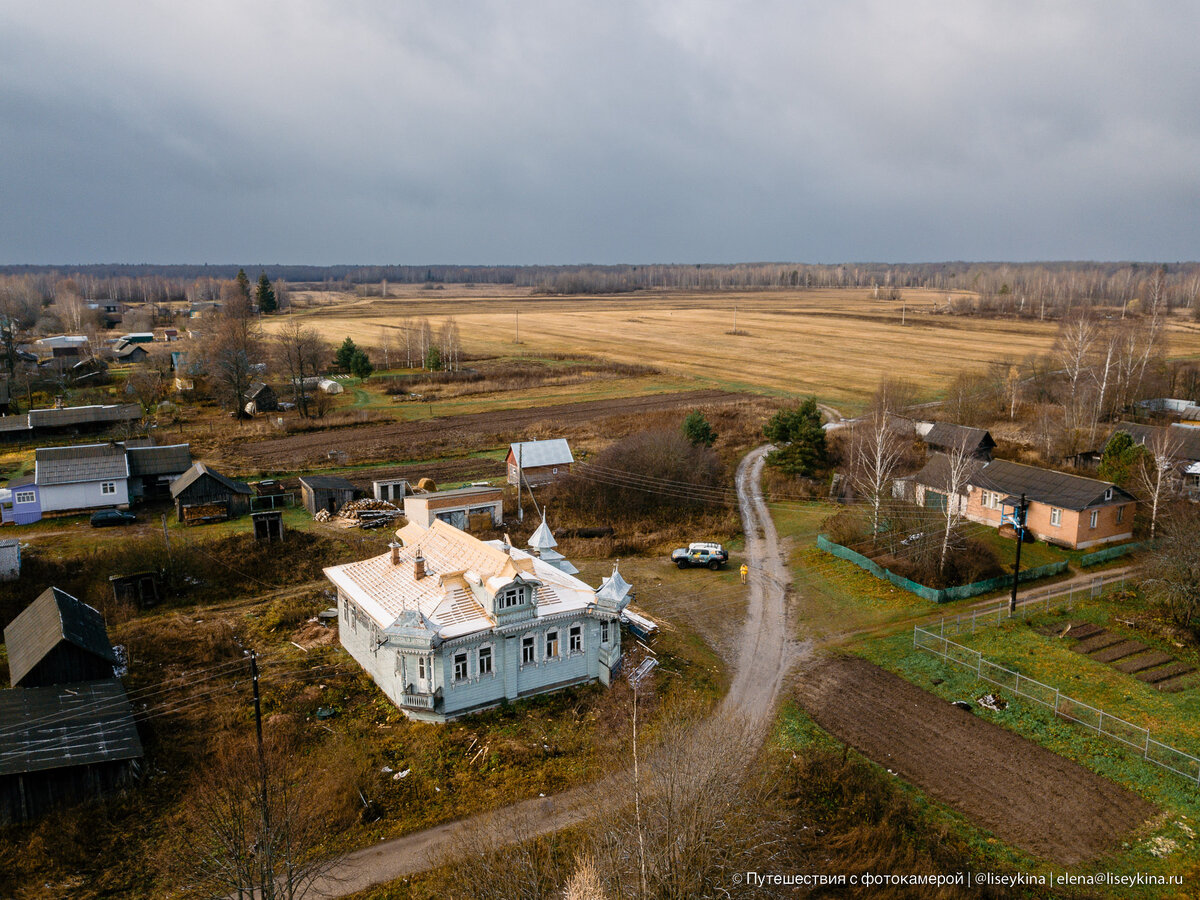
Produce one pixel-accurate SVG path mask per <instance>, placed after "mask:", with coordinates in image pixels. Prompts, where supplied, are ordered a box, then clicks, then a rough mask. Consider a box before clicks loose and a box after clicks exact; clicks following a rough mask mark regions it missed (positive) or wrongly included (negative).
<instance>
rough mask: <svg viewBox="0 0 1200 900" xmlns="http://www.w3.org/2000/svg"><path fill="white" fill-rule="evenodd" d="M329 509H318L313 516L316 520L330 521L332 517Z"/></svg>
mask: <svg viewBox="0 0 1200 900" xmlns="http://www.w3.org/2000/svg"><path fill="white" fill-rule="evenodd" d="M330 518H331V517H330V515H329V510H327V509H318V510H317V512H316V515H314V516H313V521H314V522H328V521H329V519H330Z"/></svg>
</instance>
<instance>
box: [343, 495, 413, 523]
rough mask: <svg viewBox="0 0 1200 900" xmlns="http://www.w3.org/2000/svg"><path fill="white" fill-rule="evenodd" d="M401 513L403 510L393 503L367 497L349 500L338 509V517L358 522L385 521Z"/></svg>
mask: <svg viewBox="0 0 1200 900" xmlns="http://www.w3.org/2000/svg"><path fill="white" fill-rule="evenodd" d="M403 514H404V511H403V510H402V509H400V507H398V506H397V505H396V504H395V503H391V502H389V501H387V500H375V499H372V498H369V497H368V498H364V499H362V500H351V501H350V502H349V503H347V504H346V505H345V506H343V507H342V508H341V509H339V510H338V518H340V519H348V520H350V521H352V522H359V523H360V524H361V523H364V522H370V521H380V520H384V521H386V520H389V519H394V518H396V517H397V516H401V515H403Z"/></svg>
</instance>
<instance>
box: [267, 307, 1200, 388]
mask: <svg viewBox="0 0 1200 900" xmlns="http://www.w3.org/2000/svg"><path fill="white" fill-rule="evenodd" d="M948 299H949V295H948V294H947V293H946V292H943V291H919V290H905V291H904V300H903V302H901V301H883V300H876V299H873V297H872V295H871V291H870V290H860V289H845V290H804V291H777V292H775V291H773V292H747V293H736V292H731V293H719V294H718V293H683V292H671V291H663V292H653V293H651V292H643V293H638V294H634V295H618V296H601V297H545V296H535V295H533V294H532V293H531V291H530V290H529V289H527V288H508V287H498V286H493V285H480V286H469V287H468V286H463V285H446V286H444V289H440V290H436V291H430V290H424V289H421V288H419V287H414V286H407V285H406V286H402V287H400V288H397V287H396V286H391V287H390V288H389V296H388V298H387V299H381V298H379V297H377V296H376V297H367V298H361V297H355V296H354V295H351V294H338V293H329V292H298V293H297V294H296V295H295V301H296V306H297V308H296V309H295V310H294V311H293V312H292V313H291V314H290V315H289V316H288V317H286V318H285V317H279V318H275V319H272V320H270V321H269V322H268V323H267V328H268V329H269V330H273V329H277V328H279V327H280V326H281V325H282V323H283V322H284V321H286V320H287V318H290V317H293V316H296V317H302V318H303V319H305V321H306V322H308V323H310V324H312V325H313V326H315V327H316V328H317V329H318V330H319V331H320V332H321V333H322V334H323V335H324V336H325V337H326V338H327V339H328V340H329V341H331V342H339V343H340V342H341V341H342V339H344V338H345V337H346V336H347V335H348V336H350V337H352V338H353V339H354V340H355V342H356V343H359V344H363V345H366V346H368V347H380V346H382V345H383V343H384V341H385V340H386V339H387V335H389V334H391V335H392V341H393V345H394V344H395V343H399V342H400V337H399V334H400V330H401V323H402V322H403V321H404V320H405V319H412V318H416V317H426V318H428V319H429V321H430V324H431V325H432V327H433V328H434V330H435V331H436V330H437V328H439V327H440V325H441V323H442V321H443V320H444V319H445V318H447V317H448V316H454V317H455V319H456V320H457V322H458V326H459V329H460V332H461V335H462V342H463V347H464V349H465V350H466V351H467V352H469V353H476V354H480V353H482V354H489V355H501V356H512V355H519V354H525V355H529V356H539V355H543V354H549V353H590V354H595V355H597V356H603V357H606V358H609V359H613V360H618V361H621V362H630V363H647V364H652V365H655V366H657V367H659V368H660V369H662V370H663V371H664V372H665V373H667V374H670V375H676V376H682V377H685V378H688V379H694V380H695V382H696V383H697V385H696V386H710V387H720V388H725V389H731V390H752V391H759V392H765V393H773V394H778V393H786V394H816V395H817V396H818V398H820V399H821V400H822V401H824V402H827V403H832V404H837V405H841V406H845V407H846V408H847V409H854V408H856V407H858V406H861V405H862V403H863V402H864V401H865V400H866V398H867V397H868V396H869V395H870V393H871V392H872V391H873V390H874V388H875V386H876V385H877V384H878V383H879V381H880V379H881V378H882V377H884V376H903V377H905V378H908V379H910V380H912V381H913V382H915V383H917V384H918V385H919V386H920V387H921V388H922V389H923V390H924V392H925V393H926V394H927V395H928V397H929V398H932V397H934V396H935V395H936V394H937V392H938V391H940V390H941V389H943V388H944V387H945V385H946V384H947V383H948V381H949V380H950V379H951V378H952V377H953V376H954V375H955V374H956V373H957V372H960V371H963V370H980V369H984V368H986V367H987V365H988V364H989V363H991V362H993V361H997V360H1003V359H1006V358H1008V359H1013V360H1019V359H1022V358H1024V357H1025V356H1027V355H1029V354H1036V353H1044V352H1046V351H1047V350H1049V349H1050V348H1051V346H1052V344H1053V343H1054V336H1055V331H1056V328H1057V326H1056V325H1055V324H1054V323H1052V322H1044V323H1043V322H1036V321H1015V320H1006V319H984V318H968V317H963V316H952V315H949V314H947V313H946V312H945V311H944V310H945V309H946V306H947V302H948ZM735 309H736V316H737V329H738V331H739V332H744V334H739V335H732V334H728V333H727V332H729V331H731V330H732V329H733V327H734V324H733V323H734V315H735ZM902 316H903V319H904V321H903V324H902V322H901V318H902ZM518 327H519V329H520V343H519V344H518V343H516V339H517V329H518ZM1170 340H1171V347H1170V353H1171V355H1172V356H1195V355H1200V330H1198V329H1196V328H1195V326H1194V325H1192V324H1191V323H1190V322H1185V321H1184V320H1183V319H1182V318H1181V319H1179V320H1177V321H1176V322H1173V323H1172V326H1171V335H1170ZM381 362H382V360H379V363H381ZM377 364H378V363H377Z"/></svg>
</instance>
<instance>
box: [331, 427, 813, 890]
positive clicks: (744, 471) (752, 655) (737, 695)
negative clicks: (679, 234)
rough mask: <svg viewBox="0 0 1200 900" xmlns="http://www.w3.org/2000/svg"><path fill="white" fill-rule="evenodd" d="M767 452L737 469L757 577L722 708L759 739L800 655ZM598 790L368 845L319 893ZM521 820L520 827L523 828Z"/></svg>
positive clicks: (568, 822) (359, 885)
mask: <svg viewBox="0 0 1200 900" xmlns="http://www.w3.org/2000/svg"><path fill="white" fill-rule="evenodd" d="M766 452H767V448H765V447H764V448H760V449H758V450H755V451H754V452H753V453H751V454H749V455H748V456H746V457H745V459H743V460H742V462H741V465H739V466H738V471H737V489H738V502H739V504H740V506H741V513H742V522H743V529H744V531H745V534H746V559H747V562H748V565H749V566H750V571H751V577H750V585H749V587H750V589H749V599H748V607H747V614H746V621H745V622H744V623H743V625H742V636H741V639H740V640H739V641H738V647H739V653H738V657H737V659H736V661H735V662H734V664H733V665H734V674H733V680H732V682H731V684H730V688H729V693H728V694H726V695H725V699H724V700H723V701H722V703H721V706H720V713H721V714H722V715H728V716H733V717H738V718H742V719H744V720H746V721H747V722H748V723H749V724H750V725H751V726H752V727H754V728H755V729H757V731H758V733H759V734H760V735H761V734H764V733H765V731H766V729H767V728H768V727H769V726H770V723H771V719H772V715H773V713H774V709H775V702H776V700H777V699H778V698H779V694H780V691H781V690H782V688H783V682H784V679H785V678H786V677H787V673H788V669H789V668H790V661H791V658H792V654H793V650H794V645H793V644H792V642H791V640H790V639H789V637H788V636H789V634H790V633H791V629H790V628H789V626H788V623H787V578H788V576H787V570H786V568H785V567H784V562H783V556H782V554H781V553H780V550H779V540H778V536H777V535H776V533H775V524H774V523H773V522H772V521H771V516H770V514H769V513H768V512H767V506H766V504H765V503H764V502H763V499H762V495H761V492H760V490H759V483H760V480H761V477H762V467H763V460H764V458H765V456H766ZM600 791H601V792H602V791H603V788H600ZM596 792H597V786H596V785H586V786H584V787H580V788H576V789H573V790H569V791H564V792H563V793H561V794H555V795H554V796H552V797H538V798H535V799H532V800H525V801H523V802H521V803H516V804H513V805H512V806H507V807H505V808H504V809H501V810H498V811H496V812H494V813H487V814H483V815H479V816H473V817H471V818H469V819H464V820H462V821H459V822H452V823H449V824H447V825H441V826H438V827H436V828H430V829H427V830H425V831H419V832H415V833H414V834H410V835H406V836H404V837H402V838H396V839H395V840H391V841H385V842H383V843H381V844H379V845H378V846H375V847H367V848H365V849H363V850H359V851H357V852H355V853H352V854H350V856H348V857H347V858H346V859H345V860H344V861H343V862H342V864H341V865H340V866H339V867H338V869H337V870H336V871H334V872H332V873H330V875H329V876H328V877H327V878H325V879H322V880H321V881H320V882H318V883H317V884H315V885H314V892H315V893H316V894H317V895H318V896H326V897H344V896H346V895H347V894H352V893H355V892H356V891H362V890H365V889H367V888H369V887H371V886H372V885H376V884H383V883H385V882H388V881H392V880H394V879H397V878H402V877H403V876H405V875H411V874H412V873H414V872H420V871H423V870H425V869H428V868H431V867H433V866H435V865H437V864H438V863H439V862H440V861H441V859H442V858H443V857H444V856H445V855H446V854H447V853H448V852H449V851H450V850H452V849H453V848H454V847H455V846H456V845H457V844H458V843H459V842H461V841H463V840H464V839H469V837H470V835H472V834H477V833H484V832H486V831H488V830H492V829H491V826H492V823H494V822H496V821H502V822H504V823H505V826H506V830H507V831H508V833H510V834H513V835H514V840H516V839H517V838H518V837H519V838H527V837H531V836H534V835H540V834H548V833H550V832H552V831H558V830H561V829H563V828H568V827H570V826H572V825H577V824H579V823H580V822H583V821H586V819H587V818H588V816H589V815H590V814H591V812H592V811H593V810H594V809H595V808H596V807H595V802H596V801H595V797H596ZM516 823H520V827H519V828H517V827H515V825H516Z"/></svg>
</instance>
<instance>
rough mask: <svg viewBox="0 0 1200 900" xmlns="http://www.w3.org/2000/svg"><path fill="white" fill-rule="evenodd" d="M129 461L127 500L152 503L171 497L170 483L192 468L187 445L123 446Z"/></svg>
mask: <svg viewBox="0 0 1200 900" xmlns="http://www.w3.org/2000/svg"><path fill="white" fill-rule="evenodd" d="M125 456H126V459H128V461H129V499H130V500H137V499H142V500H151V499H156V498H160V497H163V498H165V497H169V496H170V495H171V483H172V482H173V481H175V479H177V478H179V477H180V476H181V475H183V474H184V473H185V472H187V470H188V469H190V468H191V466H192V448H191V446H190V445H189V444H168V445H167V446H165V447H153V446H149V447H138V446H134V445H132V444H126V452H125Z"/></svg>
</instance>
